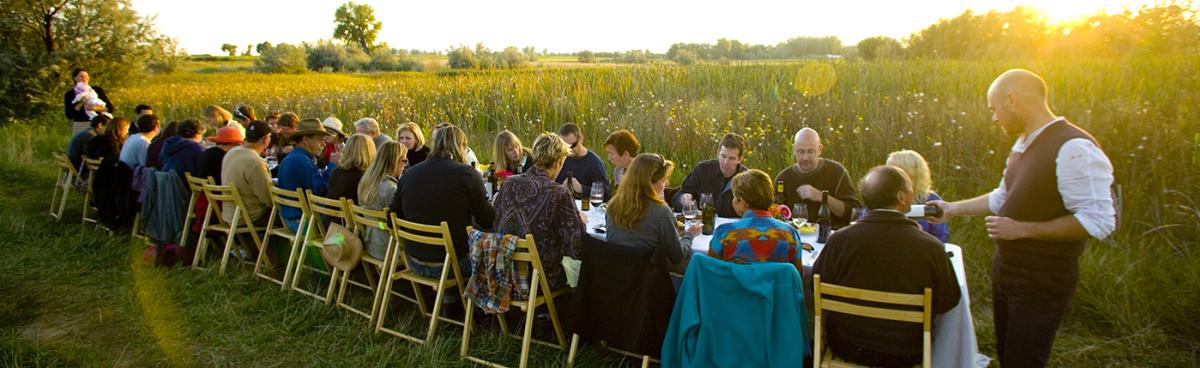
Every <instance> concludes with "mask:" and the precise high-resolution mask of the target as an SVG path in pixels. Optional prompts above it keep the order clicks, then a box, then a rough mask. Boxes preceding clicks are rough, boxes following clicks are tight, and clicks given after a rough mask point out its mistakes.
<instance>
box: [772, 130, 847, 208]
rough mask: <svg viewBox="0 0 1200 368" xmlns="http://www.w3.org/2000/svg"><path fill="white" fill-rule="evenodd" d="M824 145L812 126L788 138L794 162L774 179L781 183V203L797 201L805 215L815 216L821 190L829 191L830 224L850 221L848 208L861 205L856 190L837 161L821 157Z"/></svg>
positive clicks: (790, 204) (819, 203)
mask: <svg viewBox="0 0 1200 368" xmlns="http://www.w3.org/2000/svg"><path fill="white" fill-rule="evenodd" d="M824 151H825V145H823V144H821V135H820V134H817V131H816V130H813V129H812V128H804V129H800V131H798V132H796V136H795V137H794V138H793V139H792V158H794V159H795V160H796V164H794V165H792V166H788V167H787V168H786V169H783V171H780V172H779V175H776V176H775V182H776V183H778V182H780V181H782V182H783V194H784V204H786V205H787V206H788V208H792V206H793V205H795V204H797V203H804V204H805V205H806V206H807V207H808V218H809V219H811V220H814V221H815V220H816V219H817V211H818V210H820V209H821V192H822V191H828V192H829V213H830V214H831V215H832V216H833V224H834V226H845V225H846V224H849V223H850V210H851V209H853V208H858V207H862V202H860V201H859V199H858V191H857V190H855V189H854V183H853V182H852V181H851V180H850V173H849V172H848V171H846V167H844V166H842V164H841V163H839V162H837V161H834V160H830V159H827V158H823V157H821V154H822V153H824Z"/></svg>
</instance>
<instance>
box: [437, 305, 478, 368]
mask: <svg viewBox="0 0 1200 368" xmlns="http://www.w3.org/2000/svg"><path fill="white" fill-rule="evenodd" d="M464 307H465V308H466V309H467V317H466V319H465V320H463V336H462V345H461V347H459V349H458V359H465V358H466V357H467V346H468V345H470V343H471V327H473V326H474V325H475V319H474V316H475V306H473V305H464ZM435 318H436V317H435Z"/></svg>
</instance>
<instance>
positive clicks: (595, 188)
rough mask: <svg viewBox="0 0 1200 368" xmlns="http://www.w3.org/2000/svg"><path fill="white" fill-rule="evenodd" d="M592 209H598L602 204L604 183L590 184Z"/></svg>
mask: <svg viewBox="0 0 1200 368" xmlns="http://www.w3.org/2000/svg"><path fill="white" fill-rule="evenodd" d="M591 202H592V208H599V207H600V205H601V204H603V203H604V182H599V181H598V182H595V183H592V196H591Z"/></svg>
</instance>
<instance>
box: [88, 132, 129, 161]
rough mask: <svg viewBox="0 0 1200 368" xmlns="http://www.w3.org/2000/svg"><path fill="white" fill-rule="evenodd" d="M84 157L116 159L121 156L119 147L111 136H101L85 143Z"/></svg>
mask: <svg viewBox="0 0 1200 368" xmlns="http://www.w3.org/2000/svg"><path fill="white" fill-rule="evenodd" d="M84 155H86V156H87V157H88V158H90V159H97V158H99V159H107V158H118V157H119V156H120V155H121V145H120V144H118V143H117V141H116V140H114V139H113V136H111V135H108V134H101V135H98V136H96V137H95V138H92V140H90V141H88V142H87V145H86V146H85V148H84Z"/></svg>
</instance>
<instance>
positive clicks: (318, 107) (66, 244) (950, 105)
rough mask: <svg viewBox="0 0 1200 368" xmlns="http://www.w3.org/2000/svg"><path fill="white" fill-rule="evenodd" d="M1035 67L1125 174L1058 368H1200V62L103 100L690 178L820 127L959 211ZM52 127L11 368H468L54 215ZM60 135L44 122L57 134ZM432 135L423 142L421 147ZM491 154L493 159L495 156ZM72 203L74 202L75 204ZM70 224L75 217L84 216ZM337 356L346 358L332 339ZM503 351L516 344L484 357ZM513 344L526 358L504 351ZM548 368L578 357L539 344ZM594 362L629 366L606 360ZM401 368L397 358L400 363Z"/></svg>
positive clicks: (43, 152)
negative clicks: (217, 110)
mask: <svg viewBox="0 0 1200 368" xmlns="http://www.w3.org/2000/svg"><path fill="white" fill-rule="evenodd" d="M1011 67H1026V68H1030V69H1033V70H1035V71H1037V72H1039V73H1042V74H1043V75H1045V76H1046V77H1047V79H1048V82H1049V83H1050V89H1051V105H1052V106H1053V107H1054V108H1055V110H1056V112H1057V113H1059V114H1061V115H1065V116H1067V117H1068V118H1069V119H1071V120H1072V121H1073V122H1075V123H1077V124H1079V125H1081V126H1083V127H1085V128H1086V129H1088V130H1089V131H1090V132H1092V133H1093V134H1094V135H1095V136H1096V137H1097V139H1098V140H1099V141H1100V143H1101V145H1102V146H1103V147H1104V149H1105V151H1106V152H1107V153H1108V155H1109V157H1110V158H1111V160H1112V161H1113V164H1114V166H1115V168H1116V178H1117V184H1118V186H1119V188H1120V190H1119V192H1120V197H1119V199H1120V201H1119V202H1120V204H1121V208H1120V210H1121V217H1120V228H1119V230H1118V231H1117V232H1116V233H1114V235H1113V236H1112V237H1111V238H1110V239H1109V240H1108V241H1106V242H1100V241H1092V242H1091V244H1090V246H1089V249H1088V251H1087V253H1086V254H1085V255H1084V256H1083V260H1082V266H1081V267H1082V269H1081V272H1082V273H1081V281H1080V285H1079V291H1078V293H1077V295H1076V297H1075V299H1074V301H1073V303H1072V307H1071V310H1070V311H1069V312H1068V315H1067V317H1066V322H1065V323H1064V326H1063V328H1062V329H1061V330H1060V333H1059V336H1058V340H1057V342H1056V345H1055V351H1054V355H1053V358H1052V359H1053V360H1052V363H1051V365H1052V366H1068V367H1093V366H1161V367H1182V366H1196V365H1197V364H1200V324H1197V323H1196V322H1195V321H1197V320H1200V295H1197V294H1198V291H1200V259H1198V256H1197V255H1196V249H1195V248H1196V244H1197V241H1198V239H1200V204H1198V203H1196V201H1197V199H1200V180H1198V179H1200V101H1198V100H1197V98H1196V97H1195V96H1194V93H1193V92H1194V91H1197V90H1200V76H1197V75H1196V74H1195V73H1194V71H1195V70H1197V69H1198V68H1200V59H1196V58H1191V59H1172V60H1133V61H1128V60H1099V61H1097V60H1069V61H1058V62H1034V63H1029V64H1018V63H1010V62H955V61H939V62H885V63H845V62H833V63H828V62H796V63H789V64H769V65H763V64H754V65H698V66H692V67H668V66H653V67H623V68H582V69H562V68H551V69H534V70H518V71H494V72H445V73H384V74H361V75H341V74H337V75H334V74H311V73H310V74H306V75H298V76H280V75H262V74H246V73H208V74H199V73H182V74H177V75H169V76H159V77H154V78H152V79H151V80H149V81H148V82H146V83H145V84H143V85H140V86H137V87H135V88H126V89H121V90H113V91H109V94H110V96H112V97H113V98H114V102H115V104H116V105H118V106H122V107H128V106H132V105H133V104H135V103H150V104H152V105H153V106H155V108H156V111H157V112H158V113H159V114H161V115H164V116H165V117H166V118H167V120H174V119H180V118H184V117H189V116H194V115H197V114H199V112H200V110H201V109H202V108H203V107H204V106H206V105H209V104H219V105H222V106H225V107H226V108H232V107H233V106H236V105H238V104H243V103H247V104H251V105H252V106H254V107H255V108H256V109H257V110H258V111H259V112H260V114H261V113H263V112H265V111H274V110H278V111H296V112H298V113H299V114H300V115H301V116H303V117H317V118H323V117H325V116H328V115H330V114H334V115H336V116H338V117H340V118H341V119H342V120H343V121H344V122H346V123H350V122H353V121H354V120H355V119H357V118H359V117H363V116H370V117H375V118H377V119H379V121H380V122H382V123H383V124H384V125H385V126H386V127H388V129H387V130H388V131H391V130H393V129H394V127H395V126H396V125H397V124H399V123H401V122H405V121H414V122H417V123H418V124H420V125H422V126H424V127H429V126H431V125H434V124H436V123H438V122H442V121H448V122H452V123H455V124H458V125H460V126H462V127H464V129H465V130H466V131H467V132H468V134H469V136H470V138H471V146H472V147H473V148H474V149H475V151H476V152H480V153H481V154H483V155H486V154H485V153H486V152H490V146H491V137H494V134H495V133H496V132H497V131H499V130H501V129H510V130H512V131H514V132H515V133H517V135H518V136H520V137H523V138H525V139H527V140H530V139H532V137H533V136H534V135H535V133H537V132H540V131H545V130H554V129H556V128H557V127H558V125H559V124H561V123H562V122H567V121H573V122H577V123H580V124H581V126H582V127H583V129H584V131H585V135H586V142H585V144H588V145H589V146H591V147H592V148H593V149H596V148H598V147H596V146H598V144H597V143H598V142H601V141H603V137H604V135H606V134H607V132H610V131H612V130H615V129H618V128H629V129H630V130H632V131H633V132H634V133H635V134H637V135H638V137H639V138H640V139H641V140H642V144H643V148H644V150H645V151H648V152H658V153H663V154H664V155H666V156H667V157H668V158H671V159H673V160H674V161H676V163H677V164H679V166H680V169H679V170H677V172H676V173H675V178H674V180H675V183H678V182H679V181H680V180H681V179H682V176H683V175H684V174H686V172H687V171H688V170H689V169H690V167H691V166H692V165H694V164H695V163H696V162H698V161H700V160H703V159H708V158H711V157H712V156H714V154H715V144H716V139H717V138H719V135H720V134H722V133H724V132H726V131H735V132H739V133H742V134H743V135H745V136H746V137H747V139H748V140H749V142H751V147H750V149H749V150H748V152H747V163H746V164H747V165H748V166H751V167H756V168H760V169H764V170H765V171H768V172H770V173H774V172H777V171H778V170H779V169H781V168H783V167H785V166H786V165H787V164H789V163H790V158H789V157H790V156H789V155H788V152H789V145H790V136H791V134H792V133H793V132H794V131H795V130H796V129H798V128H800V127H803V126H812V127H814V128H816V129H818V130H819V131H820V132H821V133H822V134H823V139H824V141H825V144H826V153H825V156H826V157H828V158H832V159H835V160H838V161H841V162H842V163H844V164H845V165H846V166H847V168H848V169H849V170H850V172H851V173H852V174H853V175H856V176H858V175H862V173H864V172H865V171H866V170H867V169H869V168H870V167H871V166H874V165H877V164H879V163H881V162H882V161H883V160H884V158H885V157H886V154H887V153H888V152H891V151H894V150H898V149H902V148H908V149H914V150H917V151H919V152H921V153H922V154H923V155H925V157H926V159H927V160H929V162H930V165H931V167H932V170H933V172H934V179H935V182H936V189H937V190H938V191H939V193H940V194H942V195H943V197H946V198H949V199H959V198H966V197H970V196H975V195H978V194H980V193H983V192H985V191H987V190H989V189H990V188H992V187H994V186H995V185H996V183H997V181H998V180H999V175H1000V171H1001V169H1002V167H1003V161H1004V157H1005V155H1006V153H1007V152H1008V148H1009V146H1011V144H1012V138H1009V137H1005V136H1003V135H1002V134H1001V133H1000V131H999V130H998V129H997V128H996V127H994V126H993V125H992V124H991V123H990V122H989V120H988V114H987V112H986V106H985V104H984V92H985V90H986V88H987V85H988V84H989V83H990V82H991V80H992V78H994V77H995V75H997V74H998V73H999V72H1001V71H1003V70H1005V69H1007V68H1011ZM55 119H57V117H55V116H51V117H47V118H45V119H41V120H39V121H34V122H28V123H18V124H10V125H8V126H5V127H3V128H0V147H4V148H2V150H4V151H2V152H0V154H2V155H0V181H3V182H2V183H0V238H3V239H6V241H4V242H0V250H3V251H4V253H6V256H5V257H4V258H3V259H4V260H3V261H0V295H3V296H4V298H0V364H4V365H55V364H57V363H61V364H66V365H136V366H140V365H155V364H171V365H235V364H236V365H272V366H292V365H309V364H312V365H349V364H367V365H409V366H444V365H458V364H460V363H458V362H457V360H456V359H455V350H454V347H455V346H457V339H458V334H459V333H460V332H461V331H460V330H457V329H448V330H447V332H445V333H443V334H442V335H440V336H441V337H440V338H441V339H442V340H440V341H439V342H438V343H435V344H433V345H432V346H426V347H419V348H418V347H415V346H413V345H410V344H408V343H406V342H402V341H398V340H396V339H391V338H385V337H373V336H372V335H370V334H369V333H368V332H367V331H366V329H365V328H364V327H363V326H362V325H363V323H362V322H361V321H359V320H356V319H354V318H352V317H350V315H349V314H347V313H341V312H338V311H334V310H330V309H328V308H324V307H322V306H319V305H318V304H317V303H315V302H313V301H311V300H309V299H303V298H301V297H299V296H296V295H292V294H283V293H280V292H278V290H277V289H276V288H273V287H271V286H270V285H269V284H267V283H264V282H258V281H256V280H253V279H251V278H250V277H249V276H248V272H246V271H245V270H240V269H236V268H235V269H234V271H233V272H231V274H230V275H227V276H226V277H217V276H215V275H210V274H206V273H202V272H193V271H190V270H178V269H174V270H164V269H153V268H146V267H142V266H140V264H139V263H138V261H137V259H138V258H139V257H140V255H139V253H138V252H140V249H136V247H135V246H131V245H130V243H129V242H128V241H127V239H125V238H115V239H112V240H108V239H105V238H104V237H103V236H101V233H98V232H95V231H93V230H90V229H88V230H85V229H83V228H81V227H80V226H78V225H76V224H73V223H70V221H67V222H68V223H67V224H55V223H53V221H52V220H51V219H50V218H49V217H48V216H46V215H45V214H44V212H45V208H47V207H48V198H49V191H50V188H49V187H50V184H51V183H52V182H53V173H52V172H50V171H49V169H48V167H47V165H48V162H49V161H48V157H49V152H50V151H51V150H54V149H61V147H64V146H65V141H66V137H65V136H66V134H67V133H66V132H67V130H68V128H66V127H65V123H61V122H58V121H57V120H55ZM48 126H50V127H48ZM427 133H428V132H427ZM480 158H481V159H482V160H484V161H489V159H488V158H484V157H482V156H481V157H480ZM73 203H74V204H75V206H74V207H78V204H79V203H78V202H77V201H75V202H73ZM74 211H75V212H70V211H69V212H68V213H69V214H68V216H67V218H68V220H69V219H70V218H71V217H72V216H74V217H75V218H76V219H77V218H78V217H77V216H78V212H77V211H78V210H77V209H76V210H74ZM951 229H952V235H951V241H952V242H954V243H957V244H960V245H962V246H963V248H964V251H965V252H966V261H967V263H966V267H967V270H968V274H969V275H968V280H969V284H970V292H971V300H972V305H971V308H972V312H973V313H974V316H975V325H976V328H977V334H978V337H979V341H980V349H981V350H982V352H984V353H985V354H989V355H994V349H995V342H994V338H993V328H992V321H991V317H990V316H991V297H990V296H991V295H990V279H989V276H988V270H989V264H990V261H991V252H992V245H991V242H990V241H989V240H988V239H987V237H986V234H985V233H984V231H983V226H982V224H981V222H980V220H979V219H958V220H955V221H954V222H953V223H952V224H951ZM330 341H336V342H337V343H336V345H335V344H333V343H330ZM487 345H488V346H489V349H491V350H495V351H502V350H505V349H509V348H511V345H507V347H506V346H502V345H501V344H500V343H499V342H495V343H491V342H489V343H488V344H487ZM510 350H511V349H510ZM535 351H536V352H538V354H537V355H536V358H537V359H538V364H536V365H538V366H542V365H553V364H559V363H561V362H562V361H563V360H565V354H563V355H555V354H553V353H552V352H549V351H539V350H538V349H535ZM586 357H587V359H585V361H588V362H589V363H591V364H596V365H611V364H617V363H619V358H616V357H613V356H612V355H609V354H602V353H598V352H596V351H590V350H589V351H588V355H587V356H586ZM385 362H390V363H385Z"/></svg>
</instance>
